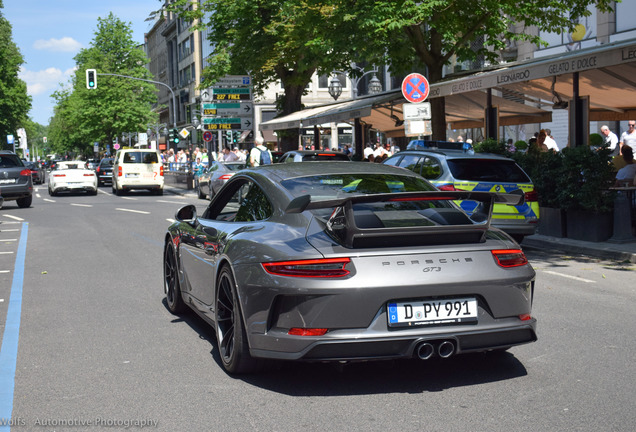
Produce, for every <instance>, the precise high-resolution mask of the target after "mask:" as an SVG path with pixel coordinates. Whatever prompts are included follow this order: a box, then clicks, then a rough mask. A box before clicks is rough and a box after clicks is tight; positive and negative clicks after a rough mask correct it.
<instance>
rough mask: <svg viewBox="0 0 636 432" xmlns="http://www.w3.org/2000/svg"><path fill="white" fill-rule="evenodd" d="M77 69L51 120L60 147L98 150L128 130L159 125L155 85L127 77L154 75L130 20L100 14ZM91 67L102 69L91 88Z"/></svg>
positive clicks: (53, 136)
mask: <svg viewBox="0 0 636 432" xmlns="http://www.w3.org/2000/svg"><path fill="white" fill-rule="evenodd" d="M75 61H76V64H77V70H76V72H75V75H74V76H73V78H72V80H71V85H72V87H71V88H68V89H61V90H59V91H57V92H55V93H54V94H53V97H54V98H55V100H56V102H57V104H56V107H55V109H54V117H53V119H52V120H51V124H50V139H51V144H52V147H53V148H54V149H55V150H56V151H62V150H63V151H75V152H79V153H84V154H90V153H92V151H93V150H92V148H93V143H94V142H100V143H102V144H110V145H112V143H113V140H114V139H115V138H116V137H118V136H120V135H121V134H122V133H124V132H145V131H146V130H147V125H148V124H150V123H156V122H157V120H158V116H157V114H156V113H155V112H153V111H152V104H154V103H156V102H157V94H156V89H155V87H154V85H152V84H150V83H147V82H144V81H139V80H135V79H129V78H122V77H119V76H110V75H107V74H115V75H125V76H130V77H134V78H139V79H150V80H151V79H152V78H153V77H152V74H151V73H150V72H149V71H148V69H146V68H145V67H144V66H145V65H146V64H147V63H148V57H147V56H146V54H145V53H144V51H143V49H141V48H140V47H139V45H138V44H137V43H136V42H134V41H133V40H132V29H131V24H130V23H125V22H123V21H121V20H120V19H119V18H117V17H116V16H114V15H113V14H112V13H111V14H109V15H108V17H106V18H99V19H98V22H97V31H96V32H95V38H94V39H93V41H92V42H91V46H90V47H89V48H86V49H83V50H81V51H80V52H79V54H77V56H75ZM86 69H96V70H97V88H95V89H87V88H86Z"/></svg>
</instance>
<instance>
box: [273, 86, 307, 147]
mask: <svg viewBox="0 0 636 432" xmlns="http://www.w3.org/2000/svg"><path fill="white" fill-rule="evenodd" d="M304 89H305V86H299V85H291V84H287V85H285V94H284V95H283V98H282V104H281V105H282V107H281V108H282V113H281V116H286V115H288V114H291V113H294V112H296V111H300V110H301V109H302V102H301V98H302V95H303V91H304ZM277 133H278V136H279V137H280V149H279V150H280V151H282V152H286V151H290V150H297V149H298V136H299V129H285V130H281V131H277Z"/></svg>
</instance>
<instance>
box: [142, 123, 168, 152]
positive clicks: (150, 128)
mask: <svg viewBox="0 0 636 432" xmlns="http://www.w3.org/2000/svg"><path fill="white" fill-rule="evenodd" d="M166 126H167V125H166V124H165V123H155V124H149V125H148V130H147V132H148V135H150V134H151V132H153V129H154V132H155V138H156V139H157V144H156V148H155V149H157V150H158V149H159V139H160V138H161V135H159V129H160V128H163V133H164V134H167V133H168V129H167V128H166Z"/></svg>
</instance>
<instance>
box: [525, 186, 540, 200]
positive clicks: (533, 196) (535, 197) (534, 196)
mask: <svg viewBox="0 0 636 432" xmlns="http://www.w3.org/2000/svg"><path fill="white" fill-rule="evenodd" d="M525 198H526V202H529V201H531V202H535V201H539V193H538V192H537V191H536V190H534V189H533V190H531V191H530V192H526V197H525Z"/></svg>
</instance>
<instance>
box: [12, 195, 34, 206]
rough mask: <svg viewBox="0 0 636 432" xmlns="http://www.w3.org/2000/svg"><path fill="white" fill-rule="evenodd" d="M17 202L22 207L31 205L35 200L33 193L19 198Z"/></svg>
mask: <svg viewBox="0 0 636 432" xmlns="http://www.w3.org/2000/svg"><path fill="white" fill-rule="evenodd" d="M16 202H17V203H18V207H20V208H27V207H31V203H32V202H33V195H29V196H28V197H24V198H18V199H17V200H16Z"/></svg>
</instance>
